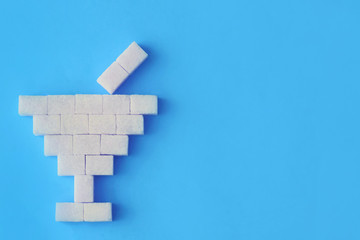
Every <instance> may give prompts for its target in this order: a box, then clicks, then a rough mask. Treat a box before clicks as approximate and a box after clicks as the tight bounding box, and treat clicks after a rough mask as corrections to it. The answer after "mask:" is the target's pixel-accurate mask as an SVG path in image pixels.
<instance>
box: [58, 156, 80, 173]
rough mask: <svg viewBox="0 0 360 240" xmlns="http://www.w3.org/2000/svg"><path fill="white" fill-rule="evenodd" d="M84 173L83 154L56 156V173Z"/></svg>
mask: <svg viewBox="0 0 360 240" xmlns="http://www.w3.org/2000/svg"><path fill="white" fill-rule="evenodd" d="M83 174H85V156H84V155H59V156H58V175H59V176H74V175H83Z"/></svg>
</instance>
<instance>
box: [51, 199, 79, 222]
mask: <svg viewBox="0 0 360 240" xmlns="http://www.w3.org/2000/svg"><path fill="white" fill-rule="evenodd" d="M55 220H56V221H58V222H83V221H84V204H83V203H70V202H61V203H56V213H55Z"/></svg>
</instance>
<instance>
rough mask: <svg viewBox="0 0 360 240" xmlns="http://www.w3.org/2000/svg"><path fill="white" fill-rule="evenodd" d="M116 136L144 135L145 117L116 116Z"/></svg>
mask: <svg viewBox="0 0 360 240" xmlns="http://www.w3.org/2000/svg"><path fill="white" fill-rule="evenodd" d="M116 134H123V135H133V134H144V117H143V115H116Z"/></svg>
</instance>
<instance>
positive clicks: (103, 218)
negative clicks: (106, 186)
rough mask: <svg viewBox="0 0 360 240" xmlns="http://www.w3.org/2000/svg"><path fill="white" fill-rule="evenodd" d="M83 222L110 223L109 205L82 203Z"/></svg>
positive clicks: (110, 207) (110, 210)
mask: <svg viewBox="0 0 360 240" xmlns="http://www.w3.org/2000/svg"><path fill="white" fill-rule="evenodd" d="M84 221H85V222H110V221H112V206H111V203H84Z"/></svg>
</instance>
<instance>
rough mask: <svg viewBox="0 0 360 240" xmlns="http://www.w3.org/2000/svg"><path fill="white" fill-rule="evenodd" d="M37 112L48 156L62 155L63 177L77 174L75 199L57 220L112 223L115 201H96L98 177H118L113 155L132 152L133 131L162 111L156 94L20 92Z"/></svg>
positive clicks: (60, 206)
mask: <svg viewBox="0 0 360 240" xmlns="http://www.w3.org/2000/svg"><path fill="white" fill-rule="evenodd" d="M19 114H20V115H22V116H33V131H34V134H35V135H44V154H45V155H46V156H58V175H59V176H74V203H57V205H56V220H57V221H111V203H94V202H93V201H94V178H93V176H94V175H113V155H127V154H128V135H140V134H144V119H143V115H146V114H157V97H156V96H153V95H52V96H51V95H50V96H20V97H19Z"/></svg>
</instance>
